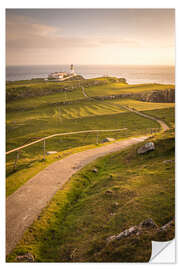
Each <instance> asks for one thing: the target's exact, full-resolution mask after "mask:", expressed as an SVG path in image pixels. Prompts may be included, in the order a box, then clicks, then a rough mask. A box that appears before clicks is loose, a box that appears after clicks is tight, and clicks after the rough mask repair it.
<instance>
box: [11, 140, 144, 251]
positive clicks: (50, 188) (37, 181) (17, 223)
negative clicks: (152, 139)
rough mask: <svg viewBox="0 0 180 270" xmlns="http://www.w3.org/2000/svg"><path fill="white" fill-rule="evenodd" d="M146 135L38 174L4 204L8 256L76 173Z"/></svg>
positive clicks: (66, 160) (92, 151)
mask: <svg viewBox="0 0 180 270" xmlns="http://www.w3.org/2000/svg"><path fill="white" fill-rule="evenodd" d="M145 139H147V136H142V137H137V138H130V139H124V140H122V141H119V142H115V143H112V144H108V145H104V146H102V147H98V148H94V149H89V150H86V151H83V152H79V153H76V154H73V155H71V156H68V157H66V158H64V159H62V160H59V161H56V162H54V163H53V164H51V165H50V166H48V167H47V168H46V169H44V170H42V171H41V172H39V173H38V174H37V175H35V176H34V177H33V178H31V179H30V180H29V181H28V182H26V183H25V184H24V185H23V186H21V187H20V188H19V189H18V190H16V191H15V192H14V193H13V194H11V195H10V196H9V197H8V198H7V201H6V253H7V254H9V253H10V252H11V251H12V249H13V248H14V247H15V246H16V244H17V242H18V241H19V240H20V239H21V238H22V236H23V233H24V231H25V230H26V229H27V228H28V227H29V226H30V225H31V224H32V223H33V221H34V220H35V219H36V218H37V216H38V215H39V214H40V213H41V211H42V209H43V208H44V207H45V206H46V205H47V204H48V202H49V201H50V200H51V198H52V197H53V195H54V194H55V193H56V192H57V190H58V189H60V188H62V187H63V185H64V184H65V183H66V182H67V181H68V180H69V178H70V177H71V176H72V175H73V174H74V173H76V172H77V171H78V170H80V169H81V168H83V167H84V166H85V165H87V164H88V163H90V162H92V161H94V160H95V159H97V158H98V157H102V156H104V155H107V154H109V153H112V152H116V151H119V150H121V149H124V148H126V147H127V146H130V145H133V144H136V143H139V142H141V141H144V140H145Z"/></svg>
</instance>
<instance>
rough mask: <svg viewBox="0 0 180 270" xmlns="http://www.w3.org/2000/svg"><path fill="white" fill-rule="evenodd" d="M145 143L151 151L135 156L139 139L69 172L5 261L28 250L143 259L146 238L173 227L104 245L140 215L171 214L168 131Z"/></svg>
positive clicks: (53, 257) (41, 254) (74, 257)
mask: <svg viewBox="0 0 180 270" xmlns="http://www.w3.org/2000/svg"><path fill="white" fill-rule="evenodd" d="M151 141H153V142H154V143H155V150H154V151H152V152H149V153H147V154H144V155H138V154H137V148H138V147H139V146H140V145H142V143H141V144H139V145H136V146H131V147H129V148H128V149H126V150H124V151H121V152H118V153H115V154H111V155H108V156H106V157H104V158H100V159H98V160H97V161H95V162H93V163H92V164H90V165H88V166H86V167H85V168H84V169H82V170H81V171H80V172H79V173H77V174H76V175H74V176H73V177H72V178H71V180H70V181H69V182H68V183H67V184H66V185H65V187H64V189H63V190H59V191H58V192H57V193H56V195H55V196H54V198H53V199H52V201H51V202H50V204H49V205H48V206H47V207H46V208H45V209H44V210H43V212H42V213H41V215H40V216H39V217H38V219H37V220H36V221H35V222H34V223H33V225H32V226H30V228H29V229H28V230H27V231H26V233H25V234H24V237H23V239H22V240H21V241H20V242H19V244H18V245H17V247H16V248H15V249H14V251H13V252H12V253H11V254H10V255H9V256H8V258H7V260H8V261H16V258H17V256H18V255H23V254H25V253H27V252H29V253H31V254H33V256H34V257H35V261H37V262H111V261H113V262H137V261H138V262H146V261H148V260H149V259H150V256H151V240H152V239H156V240H158V239H160V238H161V241H162V240H164V241H165V240H170V239H171V238H173V237H174V229H172V230H171V231H168V232H167V233H164V234H163V233H161V234H157V233H155V232H151V231H147V232H144V233H143V234H142V235H140V236H138V237H137V236H132V237H130V238H128V239H122V240H120V241H116V242H114V243H112V244H109V245H108V244H107V238H108V237H109V236H111V235H114V234H118V233H120V232H121V231H123V230H125V229H127V228H129V227H131V226H134V225H136V224H139V223H140V222H141V221H143V220H144V219H146V218H152V219H153V220H154V221H155V222H156V223H157V224H158V225H159V226H162V225H164V224H166V223H167V222H169V221H170V220H172V219H173V218H174V195H175V194H174V131H173V130H172V129H171V130H169V131H167V132H166V133H163V134H162V133H161V134H159V135H156V136H154V137H153V138H151ZM94 168H96V169H97V170H96V172H94V171H93V169H94ZM158 237H159V238H158Z"/></svg>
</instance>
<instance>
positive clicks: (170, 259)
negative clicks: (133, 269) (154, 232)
mask: <svg viewBox="0 0 180 270" xmlns="http://www.w3.org/2000/svg"><path fill="white" fill-rule="evenodd" d="M149 262H150V263H175V239H173V240H171V241H166V242H158V241H152V253H151V258H150V260H149Z"/></svg>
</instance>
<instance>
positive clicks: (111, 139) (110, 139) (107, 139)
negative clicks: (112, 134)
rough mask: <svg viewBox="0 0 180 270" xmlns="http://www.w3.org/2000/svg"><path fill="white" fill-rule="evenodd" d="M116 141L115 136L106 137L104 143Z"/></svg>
mask: <svg viewBox="0 0 180 270" xmlns="http://www.w3.org/2000/svg"><path fill="white" fill-rule="evenodd" d="M114 141H115V139H114V138H105V139H104V140H103V142H104V143H105V142H114Z"/></svg>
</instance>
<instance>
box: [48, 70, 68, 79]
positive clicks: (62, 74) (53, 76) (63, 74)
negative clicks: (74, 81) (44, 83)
mask: <svg viewBox="0 0 180 270" xmlns="http://www.w3.org/2000/svg"><path fill="white" fill-rule="evenodd" d="M66 76H68V74H67V73H66V72H53V73H51V74H49V75H48V78H49V79H63V78H64V77H66Z"/></svg>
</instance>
